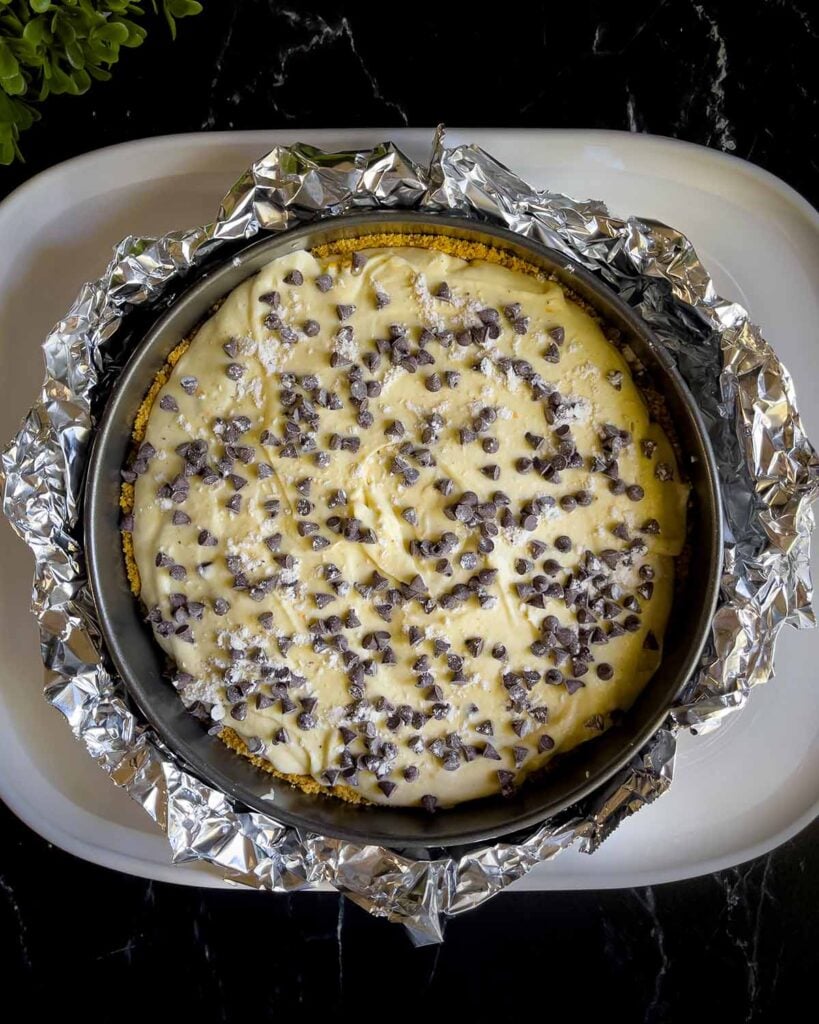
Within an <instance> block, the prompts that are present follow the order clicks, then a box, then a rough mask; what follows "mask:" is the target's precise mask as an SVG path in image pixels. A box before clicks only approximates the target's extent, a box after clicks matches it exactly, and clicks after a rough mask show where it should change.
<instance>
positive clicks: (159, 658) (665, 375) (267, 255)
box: [84, 211, 722, 852]
mask: <svg viewBox="0 0 819 1024" xmlns="http://www.w3.org/2000/svg"><path fill="white" fill-rule="evenodd" d="M382 232H383V233H393V234H395V233H422V234H439V235H445V236H450V237H457V238H463V239H465V240H468V241H476V242H483V243H485V244H488V245H493V246H495V247H499V248H503V249H506V250H507V251H511V252H512V253H514V254H515V255H518V256H520V257H521V258H523V259H525V260H527V261H528V262H530V263H533V264H535V265H536V266H539V267H542V268H543V269H544V270H545V271H546V272H547V273H551V274H553V275H554V276H555V277H556V278H557V279H558V280H559V281H560V282H561V284H563V285H564V286H565V287H567V288H569V289H570V290H571V291H572V292H573V293H575V294H576V295H579V297H580V298H581V299H583V300H584V301H585V302H587V303H588V304H589V305H590V306H591V307H592V308H593V309H594V310H596V311H597V312H598V313H599V315H600V316H601V318H602V319H603V321H604V322H605V323H607V324H609V325H611V326H612V327H614V328H616V329H618V330H619V331H620V332H621V334H622V335H623V336H624V337H625V338H626V340H627V341H628V342H629V344H630V346H631V348H632V349H633V350H634V352H635V353H636V355H637V357H638V359H639V360H640V362H641V363H642V364H643V365H644V366H646V368H647V369H648V370H649V372H650V373H651V375H652V376H653V378H654V381H655V384H656V385H657V386H658V390H660V391H661V392H662V394H663V397H664V400H665V402H666V404H667V406H668V408H669V412H670V414H671V418H672V421H673V423H674V426H675V430H676V432H677V435H678V439H679V440H680V443H681V446H682V450H683V453H684V455H685V456H687V459H688V467H687V472H688V474H689V477H690V482H691V484H692V506H691V509H690V510H689V536H690V538H691V539H692V541H693V542H694V543H695V545H696V549H697V556H698V565H702V566H703V570H702V571H701V572H700V571H698V572H697V573H696V574H693V573H692V574H691V579H690V580H689V582H688V585H687V587H686V588H685V590H684V592H683V593H681V594H678V595H677V596H676V597H675V603H674V608H673V609H672V619H671V620H670V622H669V630H668V631H667V632H666V637H665V645H664V646H665V649H664V655H663V661H662V662H661V664H660V666H659V668H658V669H657V672H656V673H655V674H654V676H653V677H652V679H651V680H650V681H649V683H648V684H647V686H646V687H645V689H644V690H643V692H642V693H641V694H640V696H639V697H638V699H637V701H636V702H635V704H634V705H633V706H632V708H631V709H630V710H629V712H628V713H627V714H626V715H625V716H624V718H623V723H622V724H621V725H619V726H617V727H616V728H613V729H611V730H609V731H608V732H607V733H605V734H603V735H602V736H600V737H598V738H596V739H594V740H591V741H589V742H587V743H584V744H582V745H581V746H580V747H577V748H575V749H574V750H573V751H571V752H569V753H568V754H567V755H565V757H564V758H563V759H561V760H560V761H558V762H556V763H555V764H554V766H553V767H552V768H551V769H549V770H548V771H546V772H543V773H541V775H540V776H539V777H538V778H537V779H533V780H529V781H528V782H527V783H526V784H524V785H523V786H521V787H520V789H519V790H517V791H516V792H515V794H514V795H513V796H511V797H509V798H502V797H488V798H484V799H482V800H477V801H472V802H469V803H464V804H459V805H457V806H456V807H454V808H449V809H446V810H443V811H441V812H439V813H438V814H436V815H432V816H429V815H426V814H424V813H423V812H422V811H419V810H417V809H414V808H391V807H385V806H383V805H378V806H372V805H371V806H357V805H351V804H348V803H344V802H342V801H340V800H336V799H334V798H332V797H326V796H323V795H314V796H311V795H309V794H306V793H304V792H302V791H301V790H299V789H295V788H293V787H292V786H290V785H289V784H288V783H287V782H285V781H284V780H281V779H279V778H277V777H276V776H274V775H271V774H269V773H267V772H263V771H261V770H260V769H257V768H255V767H254V766H253V765H252V764H251V763H250V762H249V761H247V760H246V759H245V758H242V757H240V756H238V755H236V754H235V753H234V752H233V751H231V750H229V749H228V748H227V747H226V746H225V745H224V744H223V743H221V741H219V740H218V739H217V738H215V737H212V736H208V735H207V733H206V732H205V730H204V729H202V727H201V725H199V723H197V722H196V721H195V720H194V719H193V717H192V716H191V715H190V714H189V713H188V712H187V711H186V710H185V709H184V707H183V705H182V702H181V701H180V699H179V697H178V696H177V694H176V692H175V691H174V690H173V688H172V687H171V686H169V684H168V683H167V681H166V679H165V678H164V676H163V665H164V653H163V652H162V651H161V649H160V648H159V646H158V644H156V643H155V641H154V639H153V637H152V635H151V634H150V633H149V632H148V631H147V629H146V627H145V626H144V624H143V622H142V620H141V617H140V614H139V608H138V604H137V602H136V601H135V600H134V598H133V595H132V594H131V592H130V590H129V589H128V584H127V578H126V576H125V568H124V563H123V559H122V557H121V550H120V543H119V522H118V502H117V499H118V494H119V469H120V466H121V465H122V463H123V461H124V458H125V455H126V453H127V451H128V447H129V443H130V429H131V425H132V423H133V419H134V416H135V415H136V411H137V409H138V407H139V405H140V403H141V402H142V400H143V398H144V395H145V393H146V392H147V390H148V387H149V385H150V382H151V380H152V379H153V376H154V375H155V373H156V372H157V371H158V370H159V369H160V368H161V366H162V365H163V363H164V361H165V358H166V356H167V354H168V353H169V352H170V351H171V349H172V348H173V347H174V346H175V345H176V344H177V343H178V342H179V341H180V340H181V339H182V338H184V337H185V336H186V335H187V334H188V333H189V332H190V331H191V330H192V329H193V328H194V327H195V326H196V325H197V324H198V323H199V322H200V321H201V320H202V319H203V317H204V316H205V315H206V314H207V312H208V310H209V309H210V308H211V306H212V305H213V303H214V302H216V301H218V300H219V299H221V298H222V297H223V296H225V295H226V294H228V293H229V292H230V291H232V290H233V288H235V287H236V286H237V285H238V284H239V283H240V282H241V281H242V280H244V279H246V278H247V277H249V276H251V275H252V274H254V273H256V272H257V271H258V270H259V269H260V268H261V267H262V266H263V265H264V264H265V263H267V262H269V261H270V260H272V259H275V258H276V257H277V256H279V255H283V254H284V253H286V252H292V251H293V250H295V249H302V248H312V247H314V246H317V245H320V244H322V243H325V242H331V241H336V240H338V239H340V238H354V237H357V236H360V235H362V234H369V233H382ZM721 531H722V514H721V501H720V493H719V487H718V475H717V468H716V464H715V460H714V455H713V452H712V450H711V446H710V442H709V440H708V434H707V430H706V427H705V425H704V423H703V421H702V418H701V416H700V414H699V412H698V410H697V406H696V402H695V400H694V398H693V396H692V395H691V393H690V392H689V390H688V387H687V385H686V384H685V381H684V380H683V378H682V376H681V375H680V373H679V371H678V370H677V368H676V366H675V365H674V363H673V361H672V360H671V358H670V356H669V355H668V354H667V353H666V352H665V350H664V349H663V348H662V346H661V345H660V344H659V343H658V342H657V341H656V339H655V338H654V336H653V334H652V332H651V330H650V329H649V328H648V327H647V325H646V324H645V323H644V322H643V321H642V320H641V319H640V318H639V317H638V316H636V315H635V314H634V313H633V312H632V310H631V309H630V308H629V307H628V306H627V305H626V304H625V303H624V302H623V301H622V300H621V299H620V298H619V297H618V296H617V295H615V293H614V292H613V291H611V290H610V289H609V288H608V287H607V286H606V285H604V284H602V283H601V282H600V281H599V280H598V279H597V278H596V277H595V276H594V275H593V274H591V273H590V272H589V271H587V270H585V269H584V268H583V267H581V266H580V265H578V264H575V263H573V262H572V261H571V260H569V259H568V258H567V257H565V256H563V255H562V254H560V253H558V252H555V251H553V250H550V249H548V248H546V247H545V246H543V245H541V244H540V243H538V242H533V241H531V240H529V239H525V238H522V237H521V236H519V235H516V234H514V233H512V232H510V231H507V230H506V229H504V228H499V227H495V226H491V225H487V224H483V223H481V222H477V221H471V220H463V219H460V218H455V217H449V216H443V215H441V216H437V215H431V214H414V213H411V212H406V211H401V212H398V211H396V212H391V213H388V212H383V211H379V212H377V213H376V212H373V213H364V214H356V215H351V216H344V217H338V218H334V219H329V220H322V221H320V222H318V223H316V224H309V225H305V226H302V227H299V228H295V229H293V230H291V231H288V232H284V233H282V234H280V235H276V236H273V237H269V238H265V239H264V240H262V241H256V242H254V243H252V244H250V245H249V246H248V247H247V248H245V249H243V250H242V251H241V252H239V253H238V254H236V255H234V256H232V257H231V258H228V259H227V260H225V261H224V262H223V263H220V264H219V265H218V266H216V267H215V268H214V269H208V270H207V271H206V272H204V273H203V274H202V275H201V277H200V279H199V280H198V281H197V282H196V283H195V284H193V285H192V286H191V287H190V288H188V289H187V290H186V291H185V292H184V293H183V294H181V295H180V296H179V297H178V298H177V299H175V300H174V302H173V303H172V305H171V306H170V308H169V309H168V310H167V311H165V312H164V313H163V314H162V315H161V316H160V318H159V319H158V320H157V321H156V323H155V324H154V325H153V326H152V327H151V329H150V330H149V331H148V332H147V334H146V335H145V336H144V338H143V339H142V340H141V341H140V343H139V344H138V346H137V347H136V349H135V350H134V352H133V354H132V355H131V357H130V358H129V361H128V363H127V365H126V367H125V369H124V371H123V373H122V374H121V376H120V379H119V381H118V382H117V384H116V386H115V388H114V390H113V392H112V394H111V396H110V397H109V400H108V403H107V407H106V409H105V412H104V414H103V416H102V418H101V422H100V424H99V428H98V430H97V432H96V436H95V439H94V444H93V449H92V453H91V458H90V461H89V467H88V475H87V480H86V488H85V496H84V534H85V550H86V557H87V562H88V574H89V580H90V583H91V588H92V592H93V594H94V599H95V601H96V605H97V610H98V614H99V621H100V627H101V630H102V635H103V638H104V640H105V644H106V648H107V651H108V653H109V655H110V657H111V659H112V661H113V663H114V666H115V668H116V670H117V672H118V673H119V675H120V676H121V678H122V679H123V681H124V683H125V686H126V688H127V690H128V692H129V694H130V695H131V696H132V697H133V698H134V700H135V702H136V703H137V705H138V706H139V708H140V709H141V711H142V712H143V714H144V715H145V717H146V718H147V719H148V721H149V722H150V723H151V725H152V726H153V728H154V729H155V730H156V732H157V734H158V735H159V737H160V738H161V739H162V740H163V741H164V743H165V744H166V745H167V746H168V747H169V748H170V749H171V750H172V751H173V752H174V754H175V755H176V756H177V757H178V758H179V759H180V760H181V761H182V762H183V763H184V764H185V765H187V766H188V767H189V768H190V769H191V770H192V771H193V772H194V773H195V774H196V775H198V776H199V777H200V778H202V779H203V780H204V781H206V782H208V783H209V784H210V785H212V786H215V787H216V788H218V789H219V790H221V791H222V792H224V793H225V794H226V795H228V796H229V797H231V798H233V799H235V800H236V801H238V802H240V803H242V804H244V805H245V806H247V807H250V808H251V809H253V810H255V811H259V812H261V813H264V814H270V815H271V816H272V817H274V818H276V819H278V820H280V821H282V822H284V823H285V824H288V825H292V826H295V827H297V828H300V829H302V830H303V831H307V832H313V833H319V834H322V835H328V836H334V837H337V838H340V839H346V840H352V841H356V842H365V843H379V844H382V845H385V846H389V847H392V848H410V849H412V850H413V851H416V852H417V851H421V850H423V851H425V850H429V849H430V848H435V847H455V846H466V845H469V844H473V843H476V842H482V841H486V840H489V839H495V838H497V837H498V836H501V835H508V834H510V833H513V832H516V831H519V830H521V829H524V828H526V827H529V826H533V825H536V824H538V823H539V822H541V821H543V820H545V819H546V818H548V817H550V816H552V815H554V814H556V813H558V812H559V811H562V810H565V809H566V808H567V807H569V806H571V805H572V804H574V803H576V802H577V801H579V800H581V799H583V798H584V797H586V796H588V795H589V794H590V793H592V792H593V791H594V790H596V789H598V788H600V787H601V786H603V785H604V784H605V783H606V782H608V781H609V780H611V778H612V776H613V775H614V774H615V773H616V772H617V771H618V770H619V769H621V768H622V767H623V766H624V765H625V764H627V762H628V761H629V760H630V759H631V758H633V757H634V756H635V754H636V753H637V752H638V751H639V750H640V748H641V747H642V746H643V745H644V744H645V742H646V741H647V740H648V739H649V738H650V737H651V736H652V735H653V734H654V733H655V732H656V731H657V729H658V728H659V727H660V726H661V725H662V723H663V721H664V720H665V718H666V716H667V713H668V708H669V707H670V706H671V704H672V703H673V701H674V699H675V698H676V697H677V696H678V694H679V692H680V691H681V689H682V688H683V687H684V685H685V683H686V682H687V681H688V679H689V678H690V676H691V674H692V673H693V672H694V670H695V669H696V667H697V665H698V662H699V659H700V656H701V653H702V649H703V646H704V644H705V641H706V639H707V637H708V634H709V630H710V626H711V620H712V617H713V614H714V610H715V607H716V601H717V597H718V593H719V579H720V570H721V559H722V532H721ZM694 576H696V581H695V580H694V578H693V577H694ZM271 795H272V796H273V799H272V800H271V799H270V796H271Z"/></svg>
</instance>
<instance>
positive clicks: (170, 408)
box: [159, 395, 179, 412]
mask: <svg viewBox="0 0 819 1024" xmlns="http://www.w3.org/2000/svg"><path fill="white" fill-rule="evenodd" d="M159 408H160V409H162V410H164V411H165V412H179V403H178V402H177V401H176V399H175V398H174V397H173V395H163V396H162V398H160V399H159Z"/></svg>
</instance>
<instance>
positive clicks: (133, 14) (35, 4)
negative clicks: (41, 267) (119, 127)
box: [0, 0, 203, 163]
mask: <svg viewBox="0 0 819 1024" xmlns="http://www.w3.org/2000/svg"><path fill="white" fill-rule="evenodd" d="M202 6H203V5H202V4H201V3H198V2H196V0H150V8H147V13H146V5H145V4H144V3H138V2H135V0H0V163H10V162H11V161H12V160H15V159H20V160H21V159H22V155H21V153H20V148H19V138H20V133H21V132H23V131H25V130H26V129H27V128H29V127H30V126H31V124H32V123H33V122H34V121H35V120H38V119H39V117H40V113H39V110H38V109H37V105H38V104H40V103H42V102H43V101H44V100H46V99H47V97H48V96H49V94H51V93H55V94H60V93H63V94H67V95H71V96H77V95H79V94H80V93H83V92H86V91H87V90H88V89H89V88H90V87H91V84H92V83H93V82H94V81H100V82H105V81H108V80H109V79H110V77H111V74H110V72H109V71H108V68H109V67H111V65H113V64H115V63H116V62H117V61H118V60H119V57H120V50H121V48H122V47H131V48H133V47H138V46H140V45H141V44H142V43H143V42H144V41H145V37H146V34H147V30H146V26H145V24H143V21H144V20H147V21H149V22H150V19H151V18H158V17H163V18H164V19H165V21H166V22H167V24H168V27H169V29H170V32H171V36H172V37H174V38H175V36H176V22H177V20H178V19H179V18H187V17H190V16H191V15H194V14H199V13H200V12H201V11H202ZM27 101H28V102H27ZM32 104H34V105H32Z"/></svg>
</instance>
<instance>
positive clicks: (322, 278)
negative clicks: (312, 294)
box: [315, 274, 333, 292]
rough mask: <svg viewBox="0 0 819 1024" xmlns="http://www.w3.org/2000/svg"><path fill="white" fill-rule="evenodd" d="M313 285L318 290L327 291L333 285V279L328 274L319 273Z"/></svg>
mask: <svg viewBox="0 0 819 1024" xmlns="http://www.w3.org/2000/svg"><path fill="white" fill-rule="evenodd" d="M315 285H316V288H318V290H319V291H320V292H329V291H330V289H331V288H332V287H333V279H332V277H330V275H329V274H319V276H318V277H317V278H316V281H315Z"/></svg>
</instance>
